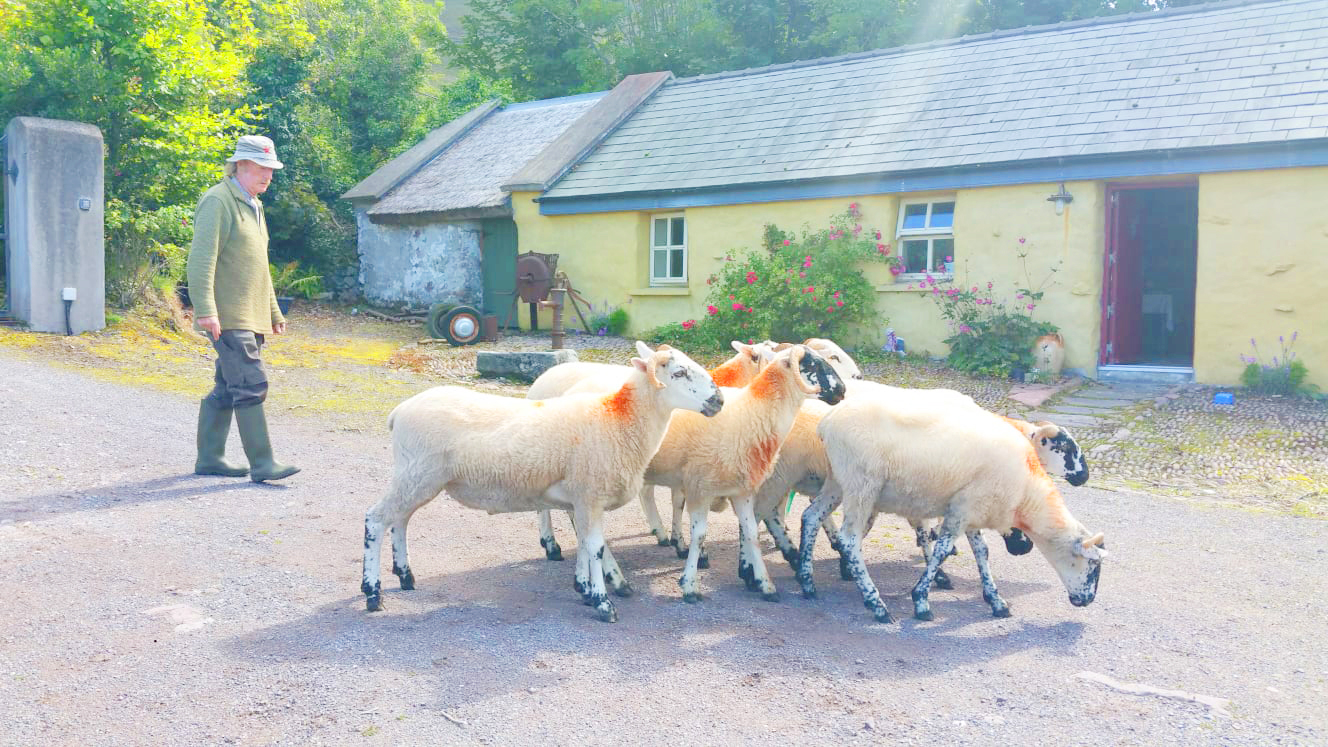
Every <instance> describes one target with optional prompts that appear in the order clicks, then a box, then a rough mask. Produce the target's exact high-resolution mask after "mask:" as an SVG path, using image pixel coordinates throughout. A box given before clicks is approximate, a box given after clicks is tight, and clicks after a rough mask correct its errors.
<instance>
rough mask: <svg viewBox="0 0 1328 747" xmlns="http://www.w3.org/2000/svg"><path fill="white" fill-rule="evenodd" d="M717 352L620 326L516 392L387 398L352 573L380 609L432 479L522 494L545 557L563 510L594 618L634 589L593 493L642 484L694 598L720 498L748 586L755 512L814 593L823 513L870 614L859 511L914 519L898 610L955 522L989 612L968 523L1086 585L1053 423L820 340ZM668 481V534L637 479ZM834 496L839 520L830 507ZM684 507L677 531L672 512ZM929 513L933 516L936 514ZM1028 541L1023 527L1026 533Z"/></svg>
mask: <svg viewBox="0 0 1328 747" xmlns="http://www.w3.org/2000/svg"><path fill="white" fill-rule="evenodd" d="M733 348H734V351H735V354H734V356H733V357H732V358H731V359H730V360H728V361H727V362H725V363H724V364H723V365H721V366H719V367H718V368H716V369H714V370H713V371H706V370H705V369H704V368H702V367H701V366H699V365H698V364H697V363H695V362H694V361H692V360H691V359H690V358H688V357H687V355H686V354H684V353H683V352H682V351H680V350H676V349H673V348H670V347H669V346H667V345H661V346H660V347H659V349H657V350H651V349H650V347H649V346H647V345H646V344H645V343H642V342H638V343H637V353H638V354H639V356H640V357H637V358H633V359H632V362H631V365H630V366H615V365H607V364H599V363H582V362H572V363H564V364H561V365H558V366H554V367H553V368H550V369H549V370H548V371H546V372H545V373H544V374H543V375H541V376H540V377H539V379H537V380H536V381H535V382H534V384H532V385H531V387H530V390H529V392H528V393H527V397H526V399H524V400H522V399H515V398H510V397H502V396H497V395H490V394H481V393H478V392H475V391H472V390H469V389H465V388H462V387H436V388H434V389H430V390H427V391H425V392H421V393H420V394H417V395H415V396H414V397H411V398H410V399H408V400H406V401H405V402H402V403H401V404H400V405H398V406H397V407H396V408H395V409H394V410H393V411H392V413H391V415H389V416H388V427H389V429H390V430H391V432H392V446H393V457H394V469H393V475H392V484H391V487H390V488H389V490H388V492H387V495H386V496H385V497H384V498H383V499H382V500H381V501H379V502H378V503H376V504H375V505H374V506H373V507H371V508H370V509H369V511H368V512H367V513H366V515H365V520H364V575H363V580H362V583H361V590H362V591H363V592H364V594H365V596H366V599H367V606H368V609H369V611H371V612H372V611H375V610H378V609H381V608H382V606H383V602H382V586H381V581H380V579H379V566H380V557H379V556H380V550H381V544H382V540H383V535H384V532H386V531H388V530H390V531H391V536H392V572H393V573H394V574H396V576H397V577H398V578H399V579H400V581H401V588H402V589H403V590H409V589H413V588H414V586H415V578H414V575H413V574H412V573H411V570H410V564H409V562H408V561H407V556H406V526H407V524H408V522H409V521H410V517H411V516H412V515H413V514H414V513H415V511H416V510H417V509H419V508H420V507H421V506H423V505H424V504H426V503H428V502H429V501H431V500H433V499H434V498H435V497H437V496H438V495H439V494H440V493H442V492H446V493H447V494H448V495H449V496H451V497H452V498H453V499H455V500H457V501H458V502H460V503H461V504H462V505H465V506H469V507H471V508H478V509H483V510H485V511H488V512H489V513H500V512H513V511H537V512H539V514H540V544H541V545H542V546H543V547H544V549H545V553H546V555H547V556H548V557H549V559H551V560H560V559H562V551H561V548H560V547H559V546H558V543H557V540H556V538H555V537H554V536H553V529H552V524H551V522H550V520H549V510H550V509H555V508H556V509H562V510H565V511H567V513H568V515H569V516H570V517H571V519H572V525H573V527H574V528H575V530H576V534H577V558H576V582H575V584H576V589H577V590H578V591H579V592H580V593H581V594H582V597H583V600H584V601H585V603H586V604H588V605H591V606H593V607H595V609H596V611H597V612H598V615H599V617H600V619H601V620H604V621H607V622H614V621H616V620H617V610H616V609H615V607H614V605H613V601H612V600H611V599H610V597H609V594H608V590H609V588H611V589H612V590H613V592H614V593H615V594H616V595H618V596H628V595H630V594H631V593H632V588H631V585H630V584H629V583H628V582H627V579H626V577H625V576H624V575H623V572H622V569H621V568H620V567H619V566H618V563H617V561H616V560H615V559H614V557H613V553H612V551H611V550H610V549H609V547H608V545H607V544H606V543H605V540H604V525H603V517H604V513H605V512H606V511H611V510H613V509H616V508H619V507H621V506H623V505H624V504H626V503H628V502H629V501H631V500H632V498H633V497H637V498H639V499H640V502H641V506H642V509H643V511H644V512H645V515H646V520H647V522H648V523H649V524H650V528H651V531H652V533H653V534H654V535H655V536H656V537H657V539H658V541H659V543H660V544H661V545H673V546H674V547H675V548H676V549H677V552H678V555H679V557H685V558H686V565H685V567H684V570H683V573H682V578H681V579H680V580H679V585H680V586H681V587H682V594H683V599H685V600H686V601H687V602H697V601H700V600H701V598H702V596H701V593H700V591H699V589H698V586H697V572H698V570H699V569H703V568H706V567H708V565H709V562H708V559H707V557H706V555H705V537H706V524H707V519H708V515H709V513H710V512H712V511H719V510H722V509H723V508H724V506H725V505H728V506H731V507H732V509H733V512H734V513H735V514H736V515H737V517H738V526H739V557H738V571H739V575H740V576H741V577H742V579H743V581H744V582H745V583H746V585H747V588H748V589H750V590H753V591H759V592H760V593H761V594H762V596H763V597H764V598H766V599H770V600H776V599H778V591H777V590H776V589H775V585H774V583H773V582H772V581H771V580H770V575H769V573H768V571H767V569H766V566H765V562H764V559H763V553H762V552H761V547H760V544H759V543H758V542H757V535H758V525H759V524H764V525H765V527H766V529H767V530H768V532H769V533H770V535H771V537H772V539H773V540H774V542H775V544H776V546H777V547H778V548H779V550H780V552H781V554H782V555H783V556H784V559H785V560H787V561H788V563H789V564H790V565H791V566H792V567H793V569H794V571H795V572H796V573H797V578H798V582H799V584H800V585H801V587H802V592H803V594H804V595H805V596H807V597H814V596H815V594H816V587H815V582H814V580H813V576H812V552H813V550H814V547H815V542H816V535H817V533H818V531H820V530H822V529H824V531H825V533H826V535H827V536H828V537H829V539H830V542H831V544H832V546H833V547H834V548H835V549H836V550H837V551H838V552H839V554H840V573H841V575H842V576H843V577H844V578H846V579H852V580H853V581H855V582H856V583H857V585H858V588H859V590H860V591H861V592H862V596H863V601H864V602H865V604H866V606H867V608H868V609H869V610H871V611H872V613H873V614H874V615H875V617H876V619H877V620H879V621H882V622H890V621H891V620H892V618H891V616H890V612H889V611H888V610H887V609H886V607H885V604H884V603H883V602H882V601H881V597H880V594H879V593H878V592H877V590H876V586H875V585H874V584H873V583H872V580H871V577H870V576H869V575H868V573H867V568H866V565H865V564H864V562H863V558H862V540H863V538H864V537H865V536H866V535H867V533H868V532H869V531H870V529H871V527H872V524H873V522H874V521H875V518H876V516H877V514H879V513H893V514H897V515H899V516H902V517H904V518H905V519H906V520H908V521H909V523H910V524H911V525H912V526H913V527H914V530H915V532H916V536H917V541H918V545H919V547H920V548H921V549H922V551H923V555H924V559H925V561H926V570H925V571H924V572H923V574H922V577H921V579H919V581H918V583H917V585H916V586H915V587H914V588H913V593H912V598H913V606H914V610H913V614H914V616H915V617H917V618H919V619H923V620H929V619H931V617H932V613H931V608H930V603H929V601H928V592H929V590H930V588H931V586H932V585H933V584H935V585H937V586H940V587H941V588H950V581H949V579H948V578H947V577H946V576H945V573H944V571H943V570H942V569H941V564H942V563H943V562H944V561H945V559H946V558H947V557H948V556H949V555H951V554H953V552H954V550H953V548H954V543H955V541H956V538H957V537H959V536H960V535H963V536H965V537H967V538H968V542H969V545H970V546H971V547H972V549H973V555H974V558H975V560H976V561H977V566H978V573H979V575H980V577H981V581H982V592H983V598H984V599H986V601H987V603H988V604H989V605H990V606H991V610H992V614H993V615H995V616H997V617H1005V616H1008V615H1009V614H1010V611H1009V605H1008V604H1006V602H1005V600H1003V599H1002V598H1001V597H1000V594H999V593H998V592H997V590H996V585H995V583H994V582H993V581H992V578H991V572H990V569H989V567H988V558H987V547H986V544H985V542H984V541H983V539H982V536H981V534H980V531H981V530H982V529H995V530H997V531H999V532H1000V533H1001V534H1002V535H1004V537H1005V544H1006V547H1007V549H1008V550H1009V551H1010V552H1012V553H1014V554H1022V553H1026V552H1028V551H1030V550H1031V549H1032V547H1037V548H1038V550H1039V551H1041V553H1042V554H1043V555H1044V556H1045V557H1046V558H1047V560H1048V561H1049V562H1050V563H1051V565H1052V567H1053V568H1055V569H1056V572H1057V573H1058V574H1059V575H1060V577H1061V581H1062V582H1063V583H1064V584H1065V588H1066V590H1067V591H1068V592H1069V596H1070V602H1071V603H1072V604H1074V605H1075V606H1084V605H1087V604H1089V603H1091V602H1092V601H1093V598H1094V596H1095V595H1096V593H1097V583H1098V574H1099V572H1100V569H1101V564H1102V560H1103V558H1104V557H1105V556H1106V550H1105V549H1104V542H1103V535H1102V534H1101V533H1098V534H1092V533H1090V532H1089V531H1088V530H1087V529H1085V528H1084V526H1083V525H1082V524H1080V523H1079V522H1078V521H1077V520H1075V518H1074V517H1073V516H1072V515H1070V512H1069V510H1068V509H1067V508H1066V507H1065V504H1064V502H1063V501H1062V500H1061V494H1060V491H1059V490H1058V489H1057V488H1056V486H1055V485H1054V484H1053V483H1052V481H1051V478H1050V476H1049V475H1056V476H1060V477H1063V478H1064V479H1066V480H1067V481H1068V482H1070V483H1071V484H1073V485H1081V484H1083V483H1084V481H1086V480H1087V479H1088V469H1087V467H1086V465H1085V464H1084V460H1083V455H1082V453H1081V452H1080V450H1079V447H1078V444H1076V443H1075V441H1074V439H1073V438H1072V437H1071V436H1070V434H1069V433H1068V432H1066V431H1065V430H1064V429H1062V428H1060V427H1058V426H1056V425H1054V424H1051V423H1045V422H1041V423H1028V422H1024V421H1020V420H1014V419H1010V418H1005V417H1001V416H998V415H996V414H994V413H991V412H989V411H987V410H985V409H983V408H981V407H979V406H978V405H977V404H976V403H975V402H974V401H973V400H972V399H971V398H969V397H967V396H965V395H963V394H960V393H959V392H955V391H952V390H947V389H927V390H920V389H904V388H899V387H892V386H886V385H883V384H877V383H874V382H870V381H865V380H863V378H862V374H861V371H860V370H859V369H858V366H857V364H856V363H855V362H854V361H853V360H852V359H851V358H850V357H849V356H848V354H847V353H845V352H844V351H843V350H842V349H841V348H840V347H839V346H837V345H835V344H834V343H833V342H831V341H829V340H820V339H812V340H808V341H806V343H804V344H801V345H790V344H784V343H781V344H775V343H772V342H765V343H760V344H757V345H745V344H742V343H738V342H734V343H733ZM657 485H658V486H667V487H669V488H670V489H671V490H672V494H673V521H672V527H671V531H670V532H668V533H666V532H665V529H664V527H663V524H662V521H661V519H660V517H659V514H658V512H657V510H656V507H655V501H654V497H653V496H654V486H657ZM794 493H801V494H803V495H806V496H809V497H811V498H812V499H813V500H812V502H811V505H810V506H808V508H807V509H806V511H804V512H803V514H802V526H801V537H800V543H799V545H798V546H795V545H794V543H793V541H792V539H790V537H789V534H788V531H787V530H786V529H785V527H784V524H783V518H782V517H783V515H784V514H785V512H786V510H787V509H786V505H787V504H788V502H789V501H791V499H792V496H793V494H794ZM836 507H842V509H843V520H842V521H843V523H842V526H838V527H836V526H835V524H834V522H833V520H832V519H831V518H830V512H831V511H833V510H834V509H835V508H836ZM684 511H686V513H687V514H688V516H689V518H690V521H691V532H690V535H689V538H690V539H689V541H685V540H684V539H683V537H682V514H683V512H684ZM938 521H939V523H937V522H938ZM1030 540H1031V542H1030Z"/></svg>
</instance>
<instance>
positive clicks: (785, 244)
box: [784, 239, 793, 246]
mask: <svg viewBox="0 0 1328 747" xmlns="http://www.w3.org/2000/svg"><path fill="white" fill-rule="evenodd" d="M792 243H793V242H792V241H789V240H788V239H784V246H788V245H789V244H792Z"/></svg>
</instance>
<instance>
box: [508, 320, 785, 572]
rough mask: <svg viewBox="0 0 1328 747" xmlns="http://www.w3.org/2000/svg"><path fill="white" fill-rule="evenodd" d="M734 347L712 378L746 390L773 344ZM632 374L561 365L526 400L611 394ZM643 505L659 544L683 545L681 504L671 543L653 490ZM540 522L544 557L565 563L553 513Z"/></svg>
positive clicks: (585, 364)
mask: <svg viewBox="0 0 1328 747" xmlns="http://www.w3.org/2000/svg"><path fill="white" fill-rule="evenodd" d="M731 345H732V346H733V351H734V353H733V357H732V358H729V359H728V360H726V361H724V362H723V363H721V364H720V365H719V366H718V367H716V368H714V369H712V370H711V371H710V378H712V379H714V381H715V384H717V385H718V386H729V387H741V386H746V385H747V382H749V381H751V380H752V377H754V376H755V375H756V372H757V371H760V370H761V367H762V366H764V365H765V364H766V363H769V362H770V359H771V358H772V357H773V356H774V345H773V343H771V344H766V343H757V344H755V345H748V344H746V343H742V342H739V341H737V340H734V341H733V342H732V343H731ZM669 349H670V348H669V346H667V345H661V346H660V347H659V350H669ZM631 370H632V369H631V366H619V365H615V364H610V363H592V362H589V361H571V362H568V363H560V364H558V365H556V366H553V367H552V368H550V369H549V370H547V371H545V372H544V373H542V374H540V376H539V378H537V379H535V381H534V382H533V383H532V384H531V385H530V389H528V390H527V391H526V399H532V400H544V399H549V398H550V397H561V396H562V395H564V394H567V393H568V392H570V391H573V390H575V391H577V392H611V391H614V390H616V389H617V388H618V387H620V386H622V384H623V382H624V381H625V380H626V379H627V376H628V375H630V374H631ZM640 501H641V511H642V513H644V514H645V517H646V523H647V524H649V525H650V533H651V534H653V535H655V537H656V539H657V540H658V542H659V544H660V545H674V546H677V545H678V542H679V538H678V536H677V534H678V532H677V528H678V526H679V521H680V517H681V514H682V506H681V503H680V502H678V503H675V506H674V513H673V526H674V536H673V538H672V539H670V537H669V536H668V534H667V533H666V532H665V531H664V524H663V522H662V521H660V518H659V511H658V509H657V508H656V507H655V495H654V487H653V486H651V485H645V486H643V487H642V489H641V495H640ZM538 521H539V536H540V547H543V548H544V556H545V557H546V558H548V559H549V560H562V559H563V551H562V547H560V546H559V545H558V540H557V538H556V537H554V534H553V522H552V520H551V517H550V516H549V512H548V511H540V512H539V514H538Z"/></svg>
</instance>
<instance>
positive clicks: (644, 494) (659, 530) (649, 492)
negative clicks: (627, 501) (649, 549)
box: [637, 484, 669, 545]
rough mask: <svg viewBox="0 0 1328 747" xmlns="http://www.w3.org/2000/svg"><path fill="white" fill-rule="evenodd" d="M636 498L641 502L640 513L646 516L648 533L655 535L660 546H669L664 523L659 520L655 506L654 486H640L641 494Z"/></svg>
mask: <svg viewBox="0 0 1328 747" xmlns="http://www.w3.org/2000/svg"><path fill="white" fill-rule="evenodd" d="M637 498H639V499H640V500H641V511H642V513H644V514H645V515H646V523H647V524H649V525H650V533H651V534H653V535H655V541H656V542H657V543H659V544H660V545H667V544H669V538H668V536H667V535H666V534H665V533H664V522H663V521H661V520H660V518H659V509H658V508H657V507H656V506H655V486H654V485H650V484H645V485H642V486H641V494H640V495H638V496H637Z"/></svg>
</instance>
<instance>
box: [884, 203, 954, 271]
mask: <svg viewBox="0 0 1328 747" xmlns="http://www.w3.org/2000/svg"><path fill="white" fill-rule="evenodd" d="M944 202H948V203H951V204H952V205H954V207H953V208H952V210H951V216H952V218H951V220H950V225H949V226H946V227H940V228H935V227H932V225H931V214H932V207H933V206H934V205H936V204H938V203H944ZM914 205H926V206H927V218H926V221H925V223H926V225H925V226H923V227H922V228H904V215H905V213H906V212H907V210H908V208H909V207H912V206H914ZM958 210H959V201H958V200H956V199H955V197H954V195H947V196H944V197H930V198H927V199H920V200H902V201H900V203H899V222H898V223H896V224H895V225H896V228H895V246H896V247H897V250H898V255H899V257H900V259H903V258H904V257H906V256H907V255H906V254H905V253H904V242H905V241H924V240H925V241H926V242H927V267H926V268H924V269H923V270H915V269H913V268H911V267H910V268H909V269H908V271H907V272H904V273H901V274H900V275H899V277H901V278H908V279H915V278H919V279H920V278H922V277H924V276H925V275H926V274H927V273H928V272H931V274H932V275H933V276H939V277H947V278H948V277H953V276H954V273H953V272H949V273H947V272H944V271H936V270H932V269H931V268H933V267H935V266H936V265H937V263H938V262H940V263H943V262H944V259H943V257H938V256H936V253H935V246H936V241H937V240H938V239H939V240H942V241H943V240H946V239H948V240H950V242H951V245H952V246H953V242H954V219H953V215H954V214H955V213H956V212H958ZM955 251H956V250H955V249H953V248H952V249H951V250H950V256H955Z"/></svg>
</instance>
